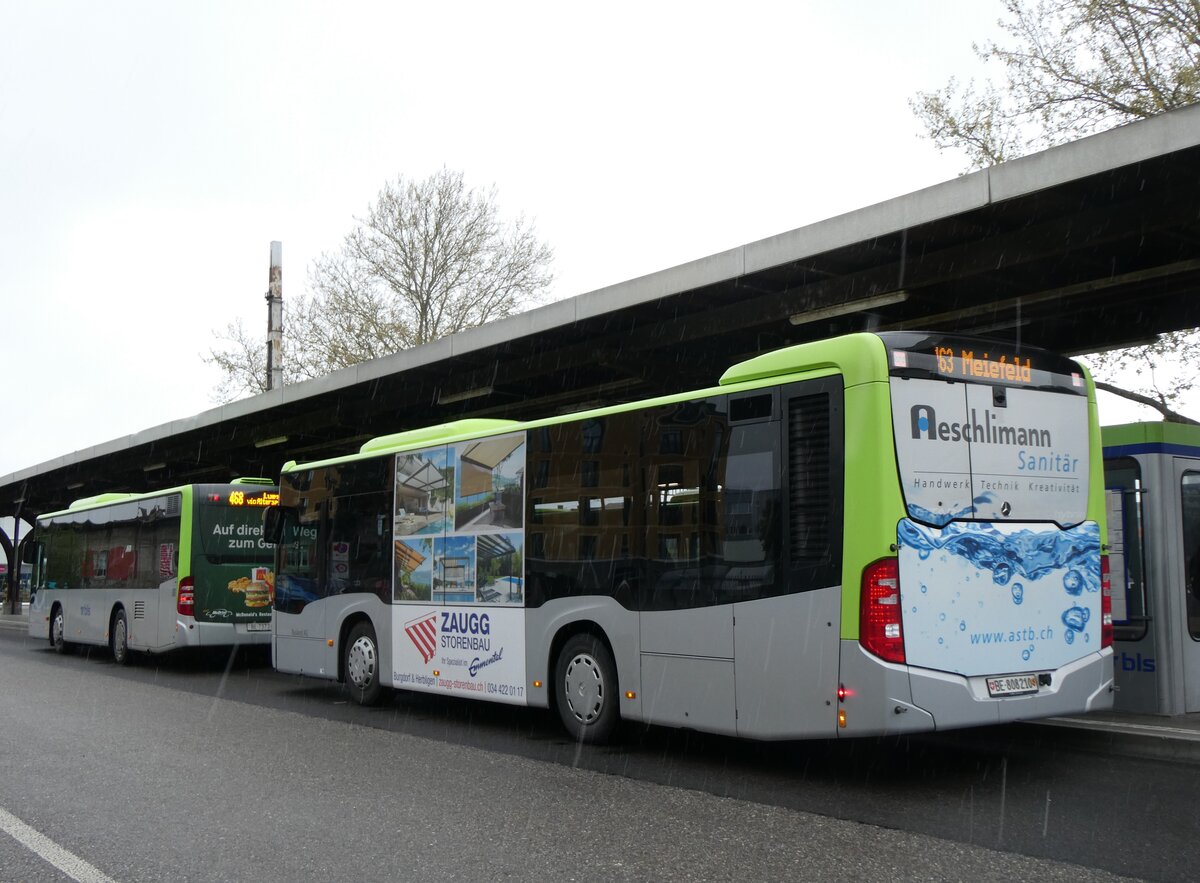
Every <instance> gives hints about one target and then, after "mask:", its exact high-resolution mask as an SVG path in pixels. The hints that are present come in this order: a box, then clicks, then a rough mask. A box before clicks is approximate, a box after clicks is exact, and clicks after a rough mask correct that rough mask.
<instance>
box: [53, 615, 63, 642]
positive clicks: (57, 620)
mask: <svg viewBox="0 0 1200 883" xmlns="http://www.w3.org/2000/svg"><path fill="white" fill-rule="evenodd" d="M62 640H63V618H62V614H61V613H60V614H58V616H56V617H54V643H55V644H61V643H62Z"/></svg>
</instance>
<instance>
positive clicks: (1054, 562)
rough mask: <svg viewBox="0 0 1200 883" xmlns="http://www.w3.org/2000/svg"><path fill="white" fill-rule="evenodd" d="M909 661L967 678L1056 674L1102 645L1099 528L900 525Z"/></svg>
mask: <svg viewBox="0 0 1200 883" xmlns="http://www.w3.org/2000/svg"><path fill="white" fill-rule="evenodd" d="M898 538H899V547H900V549H899V563H900V599H901V604H902V612H903V631H904V646H905V654H906V657H907V661H908V663H909V664H910V665H915V666H920V667H922V668H932V669H938V670H941V671H951V672H957V673H958V674H962V675H968V676H973V675H994V674H1006V673H1010V672H1036V671H1052V670H1054V669H1056V668H1058V667H1060V666H1062V665H1064V664H1065V663H1067V662H1070V661H1072V660H1075V659H1079V658H1080V657H1083V656H1086V655H1087V654H1089V653H1093V652H1096V651H1098V650H1100V618H1101V613H1100V610H1101V608H1100V529H1099V526H1098V525H1097V524H1096V523H1095V522H1091V521H1089V522H1084V523H1083V524H1080V525H1078V526H1076V527H1074V528H1071V529H1070V530H1061V529H1059V528H1057V527H1055V526H1053V525H1045V524H1003V523H999V524H986V523H972V522H955V523H954V524H950V525H947V526H946V527H944V528H936V527H930V526H928V525H923V524H919V523H917V522H915V521H911V520H909V519H904V520H903V521H901V522H900V525H899V530H898Z"/></svg>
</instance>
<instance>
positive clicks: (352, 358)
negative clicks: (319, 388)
mask: <svg viewBox="0 0 1200 883" xmlns="http://www.w3.org/2000/svg"><path fill="white" fill-rule="evenodd" d="M552 260H553V252H552V251H551V249H550V247H549V246H548V245H546V244H544V243H542V242H541V241H540V240H539V239H538V238H537V235H536V233H535V231H534V228H533V225H532V224H531V223H530V222H528V221H527V220H526V219H525V217H524V216H523V215H521V216H518V217H517V218H516V219H515V220H512V221H509V222H505V221H504V220H503V219H502V218H501V216H500V209H499V205H498V200H497V196H496V192H495V190H494V189H488V190H474V189H469V188H468V187H467V186H466V184H465V183H464V181H463V175H462V173H460V172H452V171H449V170H447V169H442V170H441V171H439V172H436V173H435V174H433V175H431V176H430V177H428V178H425V179H423V180H415V179H407V178H405V177H403V176H400V177H397V178H396V179H395V181H390V182H388V183H386V184H385V185H384V186H383V188H382V189H381V190H380V191H379V194H378V196H377V197H376V198H375V201H374V202H372V203H370V204H369V205H368V207H367V212H366V214H365V216H364V217H362V218H358V219H356V221H355V226H354V228H353V229H352V230H351V231H350V232H349V233H348V234H347V235H346V237H345V240H344V241H343V243H342V247H341V249H340V250H339V251H337V252H335V253H333V254H323V255H321V257H319V258H318V259H317V260H315V261H314V262H313V263H312V265H311V266H310V267H309V268H308V285H307V292H306V293H305V294H302V295H300V296H299V297H295V298H289V299H288V300H287V301H286V302H285V304H284V309H285V317H284V318H285V323H284V325H285V327H284V332H285V336H284V346H285V357H284V362H283V364H284V379H285V382H296V381H298V380H303V379H308V378H312V377H320V376H322V375H324V374H328V373H329V372H331V371H335V370H337V369H339V368H344V367H347V366H349V365H354V364H357V363H359V362H363V361H366V360H368V359H374V358H378V357H380V356H384V355H388V354H390V353H394V352H398V351H399V350H403V349H407V348H409V347H413V346H419V345H420V344H423V343H429V342H430V341H434V340H437V339H438V338H441V337H445V336H447V335H449V334H455V333H457V332H459V331H463V330H465V329H467V328H472V327H474V326H477V325H482V324H484V323H486V322H491V321H493V320H495V319H501V318H504V317H506V316H511V315H514V314H515V313H518V312H520V311H521V310H524V309H527V308H528V307H529V306H530V305H532V304H535V303H538V302H540V301H541V300H542V298H543V297H544V295H545V292H546V290H547V288H548V287H549V285H550V283H551V282H552V281H553V275H552V274H551V272H550V269H549V268H550V264H551V262H552ZM218 339H219V340H220V342H221V343H220V345H219V346H217V347H214V348H213V350H212V351H211V352H210V353H209V355H208V356H207V357H206V358H205V361H207V362H209V363H210V364H215V365H217V367H218V368H220V369H221V370H222V372H223V373H224V375H225V377H224V379H223V380H222V382H221V384H220V385H219V386H218V389H217V390H216V392H215V396H216V397H217V398H218V399H219V400H221V401H228V400H229V399H231V398H235V397H238V396H240V395H245V394H254V393H256V392H261V391H262V390H263V386H264V382H263V381H261V380H260V379H259V378H261V376H262V371H261V370H260V363H262V364H263V365H265V342H264V343H263V344H262V345H261V346H259V345H258V344H256V343H255V342H254V341H253V339H251V338H249V337H248V336H247V335H246V334H245V331H244V329H243V328H242V327H241V323H240V322H238V323H236V325H231V326H230V327H229V329H228V330H227V332H226V333H225V334H224V335H219V336H218ZM255 347H257V349H256V348H255ZM260 350H261V351H262V352H260ZM256 358H258V361H255V359H256ZM263 370H265V369H263Z"/></svg>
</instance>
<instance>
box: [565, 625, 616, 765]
mask: <svg viewBox="0 0 1200 883" xmlns="http://www.w3.org/2000/svg"><path fill="white" fill-rule="evenodd" d="M554 682H555V699H556V700H557V702H556V704H557V705H558V714H559V717H561V718H562V722H563V725H564V726H565V727H566V728H567V732H568V733H570V734H571V737H572V738H573V739H575V740H576V741H577V742H592V743H600V742H605V741H607V740H608V738H609V736H611V735H612V732H613V728H614V727H615V726H616V724H617V717H618V715H619V709H618V708H617V667H616V665H615V664H614V663H613V658H612V653H611V652H610V651H609V649H608V646H607V645H606V644H605V643H604V642H603V641H602V640H600V639H599V638H597V637H596V636H595V635H589V634H579V635H575V636H574V637H572V638H570V639H569V640H568V641H567V643H566V644H564V645H563V648H562V650H561V651H559V654H558V661H557V663H556V664H555V666H554Z"/></svg>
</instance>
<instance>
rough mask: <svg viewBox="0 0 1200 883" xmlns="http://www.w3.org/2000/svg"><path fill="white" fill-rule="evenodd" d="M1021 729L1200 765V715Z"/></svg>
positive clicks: (1094, 718)
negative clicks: (1052, 729) (1049, 730)
mask: <svg viewBox="0 0 1200 883" xmlns="http://www.w3.org/2000/svg"><path fill="white" fill-rule="evenodd" d="M25 606H26V608H27V607H28V605H25ZM28 625H29V621H28V617H27V613H26V612H24V611H23V612H22V613H20V614H12V613H8V612H7V611H5V612H0V629H4V630H8V631H21V632H24V631H26V630H27V629H28ZM1020 726H1026V727H1055V728H1059V729H1058V735H1059V736H1060V737H1061V739H1062V741H1065V742H1066V743H1068V744H1069V745H1070V746H1071V747H1074V748H1078V749H1080V750H1085V751H1095V752H1100V753H1111V754H1120V755H1125V756H1132V757H1144V758H1150V759H1157V760H1167V761H1175V762H1181V763H1195V764H1200V714H1179V715H1155V714H1132V713H1128V712H1119V711H1107V712H1093V713H1091V714H1085V715H1072V716H1067V717H1052V718H1045V719H1043V720H1038V721H1029V722H1026V723H1024V724H1020ZM977 732H979V733H982V732H984V730H979V731H977Z"/></svg>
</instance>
